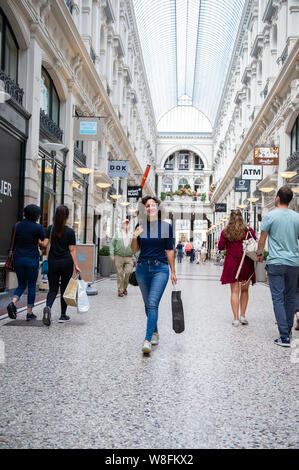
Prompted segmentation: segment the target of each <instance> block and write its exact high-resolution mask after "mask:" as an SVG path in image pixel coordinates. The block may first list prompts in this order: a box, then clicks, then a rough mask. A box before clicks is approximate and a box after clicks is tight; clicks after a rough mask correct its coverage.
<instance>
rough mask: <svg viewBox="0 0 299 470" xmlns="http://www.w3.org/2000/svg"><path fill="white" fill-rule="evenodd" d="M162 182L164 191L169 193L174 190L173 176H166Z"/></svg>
mask: <svg viewBox="0 0 299 470" xmlns="http://www.w3.org/2000/svg"><path fill="white" fill-rule="evenodd" d="M162 183H163V191H164V192H165V193H167V192H168V191H169V192H172V191H173V181H172V178H169V177H168V176H164V178H163V180H162Z"/></svg>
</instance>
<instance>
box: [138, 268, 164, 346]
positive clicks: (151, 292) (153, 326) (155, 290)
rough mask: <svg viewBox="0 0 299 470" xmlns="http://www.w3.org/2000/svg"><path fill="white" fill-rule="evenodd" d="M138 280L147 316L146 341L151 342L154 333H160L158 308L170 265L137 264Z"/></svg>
mask: <svg viewBox="0 0 299 470" xmlns="http://www.w3.org/2000/svg"><path fill="white" fill-rule="evenodd" d="M136 278H137V281H138V284H139V287H140V290H141V293H142V297H143V301H144V306H145V313H146V315H147V328H146V336H145V339H146V340H147V341H151V339H152V335H153V333H154V332H158V328H157V322H158V308H159V303H160V300H161V297H162V295H163V292H164V290H165V287H166V284H167V282H168V278H169V267H168V264H165V263H162V262H161V261H157V260H153V261H151V260H150V261H146V262H140V263H138V264H137V268H136Z"/></svg>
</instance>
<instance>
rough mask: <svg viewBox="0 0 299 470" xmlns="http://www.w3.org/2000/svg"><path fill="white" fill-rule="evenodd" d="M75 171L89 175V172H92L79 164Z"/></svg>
mask: <svg viewBox="0 0 299 470" xmlns="http://www.w3.org/2000/svg"><path fill="white" fill-rule="evenodd" d="M77 171H79V173H82V175H89V173H92V172H93V170H92V169H91V168H82V167H80V166H77Z"/></svg>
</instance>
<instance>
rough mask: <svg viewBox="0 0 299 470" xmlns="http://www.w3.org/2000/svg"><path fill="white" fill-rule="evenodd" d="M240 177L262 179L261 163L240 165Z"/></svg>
mask: <svg viewBox="0 0 299 470" xmlns="http://www.w3.org/2000/svg"><path fill="white" fill-rule="evenodd" d="M241 179H243V180H257V181H260V180H262V179H263V167H262V166H261V165H242V171H241Z"/></svg>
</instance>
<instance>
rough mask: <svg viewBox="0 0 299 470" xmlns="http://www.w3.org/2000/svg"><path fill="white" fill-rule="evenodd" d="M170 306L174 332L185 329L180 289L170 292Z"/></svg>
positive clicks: (180, 331)
mask: <svg viewBox="0 0 299 470" xmlns="http://www.w3.org/2000/svg"><path fill="white" fill-rule="evenodd" d="M171 308H172V328H173V329H174V331H175V332H176V333H182V332H183V331H184V330H185V321H184V309H183V302H182V299H181V291H180V290H173V291H172V294H171Z"/></svg>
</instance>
